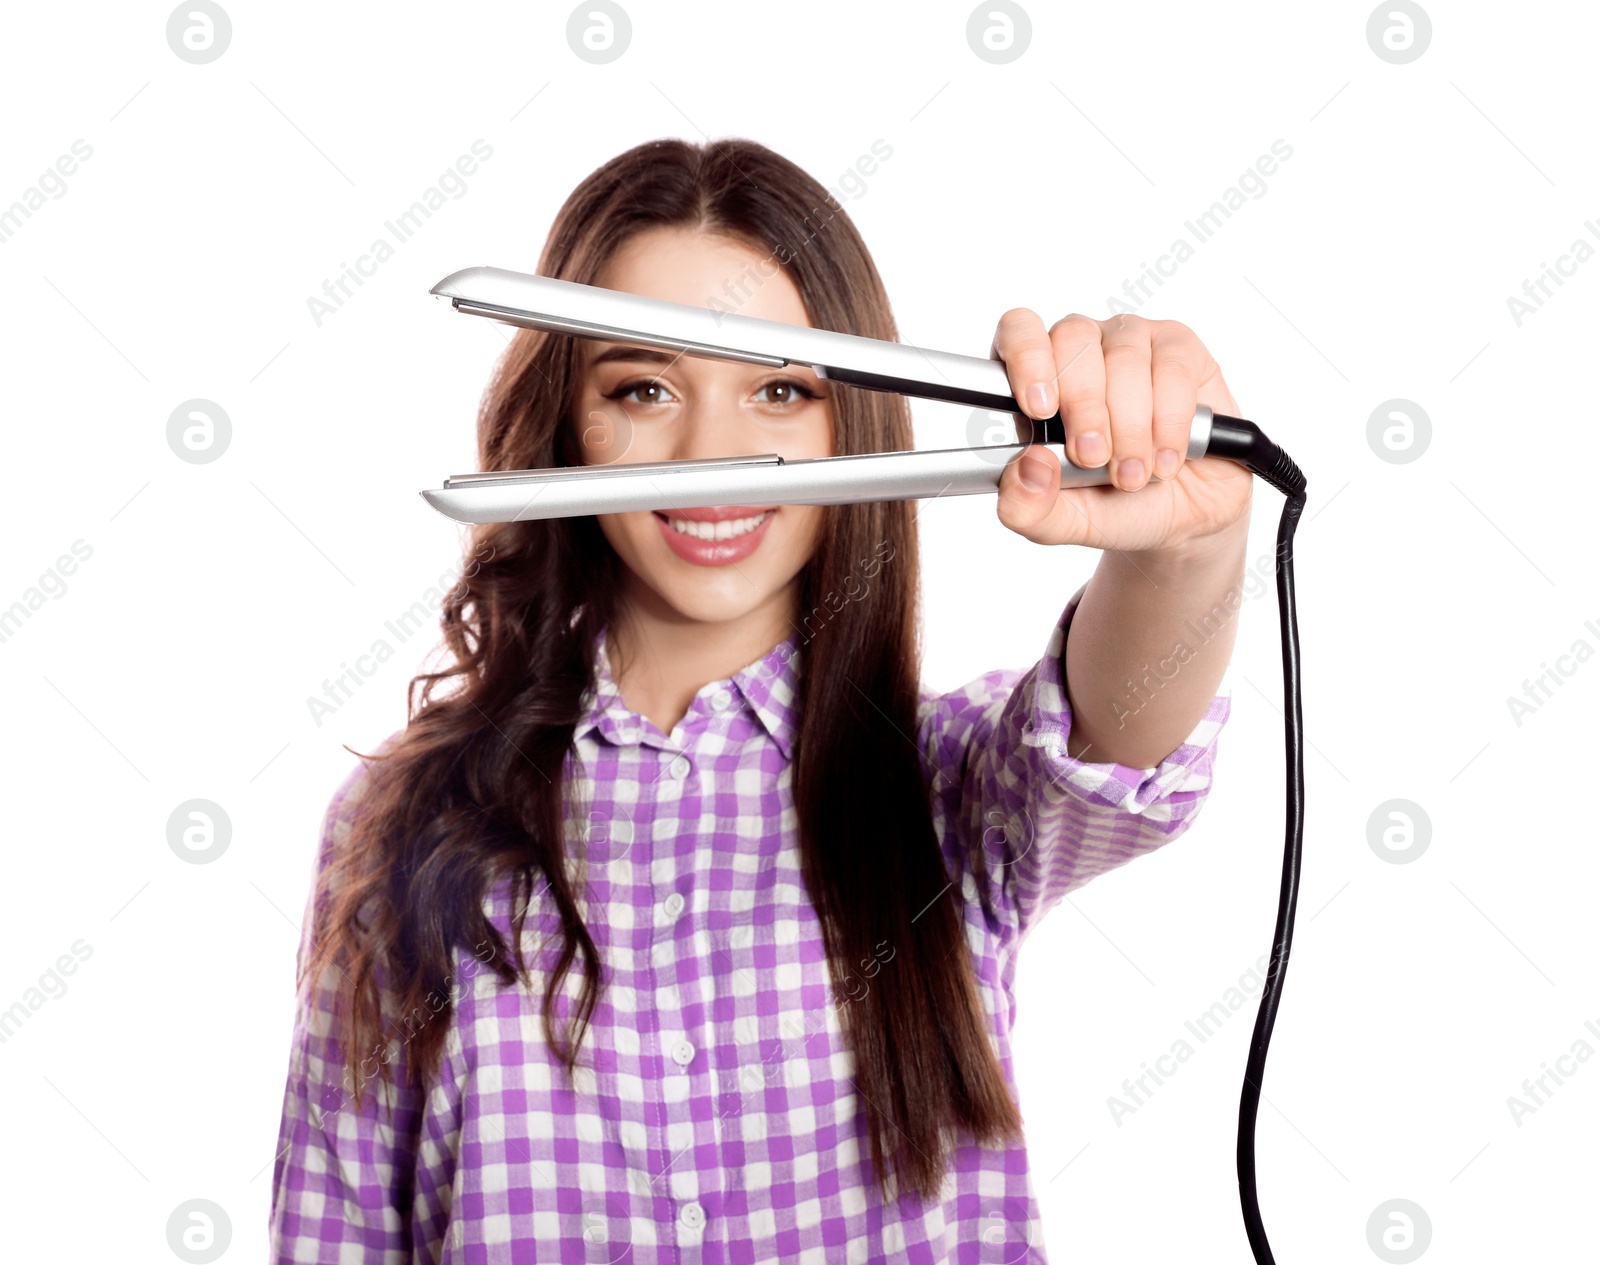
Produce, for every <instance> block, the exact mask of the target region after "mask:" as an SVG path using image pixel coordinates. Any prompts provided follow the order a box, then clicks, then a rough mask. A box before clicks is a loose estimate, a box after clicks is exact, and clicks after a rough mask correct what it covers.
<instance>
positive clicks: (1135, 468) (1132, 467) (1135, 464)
mask: <svg viewBox="0 0 1600 1265" xmlns="http://www.w3.org/2000/svg"><path fill="white" fill-rule="evenodd" d="M1142 478H1144V462H1142V461H1140V460H1139V458H1137V457H1124V458H1123V459H1122V460H1121V461H1120V462H1119V463H1118V465H1117V482H1118V483H1120V484H1121V485H1122V486H1123V487H1125V488H1131V487H1132V486H1133V485H1134V484H1136V483H1138V482H1139V480H1140V479H1142Z"/></svg>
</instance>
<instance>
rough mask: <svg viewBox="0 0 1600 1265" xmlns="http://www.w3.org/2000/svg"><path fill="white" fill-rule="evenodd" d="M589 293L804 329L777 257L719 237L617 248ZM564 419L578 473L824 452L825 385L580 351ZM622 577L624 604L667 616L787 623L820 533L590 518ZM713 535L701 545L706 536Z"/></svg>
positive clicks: (750, 510)
mask: <svg viewBox="0 0 1600 1265" xmlns="http://www.w3.org/2000/svg"><path fill="white" fill-rule="evenodd" d="M596 284H598V285H601V286H604V287H606V288H608V289H613V290H625V291H628V292H629V293H632V294H642V295H645V296H647V297H649V298H654V299H666V300H668V301H670V302H674V303H684V304H688V305H690V306H693V307H701V308H705V307H711V308H714V309H715V310H718V311H722V312H729V311H735V310H736V311H737V312H738V314H739V315H740V316H753V317H759V318H761V319H764V320H771V321H783V322H786V323H788V324H792V325H810V323H811V322H810V320H809V319H808V317H807V315H806V310H805V306H804V304H803V303H802V302H801V300H800V293H799V291H798V290H796V289H795V287H794V284H793V283H792V282H791V281H790V280H789V278H788V277H787V276H786V275H785V274H784V273H783V271H782V270H781V269H780V268H779V266H778V264H777V262H776V260H774V259H772V258H771V257H770V256H763V255H760V254H757V253H755V252H753V251H751V250H750V249H749V248H747V247H745V246H743V245H741V244H738V243H736V242H733V241H731V240H729V239H727V238H724V237H713V236H708V235H706V234H703V233H700V232H696V231H693V230H687V229H662V228H653V229H648V230H645V231H644V232H641V233H638V234H636V235H635V236H634V237H632V238H631V239H629V241H628V242H626V243H625V244H624V245H623V246H622V247H621V248H620V249H619V250H618V252H617V253H616V255H615V256H614V257H613V258H612V260H611V263H610V264H609V266H608V267H607V268H606V269H605V271H604V272H603V273H602V274H601V275H600V277H599V278H598V279H597V282H596ZM579 354H580V357H581V359H580V361H579V364H580V369H579V377H578V383H577V397H576V407H575V409H574V413H573V421H574V424H575V425H576V426H577V429H578V442H579V446H580V448H581V450H582V453H583V461H584V463H585V464H586V465H599V464H609V463H612V462H623V463H626V462H633V461H668V460H683V459H685V458H697V457H735V456H747V455H753V454H759V453H777V454H779V455H780V456H782V457H783V458H784V459H785V460H797V459H800V458H807V457H829V456H832V455H833V406H832V403H831V402H830V400H829V399H828V391H829V387H828V384H827V383H825V382H823V381H822V380H821V379H819V378H818V377H817V375H816V374H815V373H813V372H812V371H811V370H810V369H808V368H804V367H800V366H793V365H791V366H787V367H785V368H782V369H766V368H762V367H760V366H758V365H746V364H739V363H737V362H734V361H726V360H708V359H705V358H702V357H694V356H680V355H678V354H676V353H672V352H664V351H658V350H655V349H653V348H647V347H636V346H632V345H630V344H627V343H612V342H603V341H600V340H596V339H582V340H580V353H579ZM598 518H599V522H600V529H601V530H602V531H603V532H604V533H605V537H606V539H607V540H608V541H610V542H611V547H612V548H613V549H615V550H616V551H617V553H618V555H619V556H620V557H621V558H622V560H623V562H624V563H626V564H627V567H628V571H629V572H630V573H631V575H630V583H629V586H630V588H631V590H632V591H631V592H630V593H628V594H627V595H626V596H627V597H628V599H629V600H630V601H634V602H639V601H643V602H646V603H650V604H651V605H652V606H653V607H655V608H656V611H655V613H656V614H657V615H659V616H661V617H665V618H668V619H673V618H677V619H687V620H692V621H696V622H705V623H721V622H726V621H734V620H741V619H745V618H747V617H748V618H752V619H755V620H760V621H767V620H770V621H771V622H772V623H773V625H774V626H775V627H779V628H782V627H784V626H786V625H787V624H788V623H789V622H790V620H791V619H792V618H793V613H794V604H795V601H796V595H797V593H798V578H797V577H798V574H799V572H800V570H801V568H802V567H803V566H804V565H805V564H806V561H807V560H808V559H809V558H810V557H811V553H812V550H813V548H814V547H815V545H816V542H817V539H818V535H819V531H820V528H821V523H822V509H821V507H819V506H815V505H785V506H770V505H746V506H721V507H717V508H714V509H696V508H685V509H682V510H677V509H674V510H670V511H665V512H660V513H658V512H654V511H650V510H638V511H634V512H631V513H626V514H601V515H599V516H598ZM707 537H711V539H707Z"/></svg>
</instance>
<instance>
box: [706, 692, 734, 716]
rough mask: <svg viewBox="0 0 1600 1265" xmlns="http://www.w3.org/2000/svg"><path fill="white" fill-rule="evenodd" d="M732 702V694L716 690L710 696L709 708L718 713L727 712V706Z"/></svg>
mask: <svg viewBox="0 0 1600 1265" xmlns="http://www.w3.org/2000/svg"><path fill="white" fill-rule="evenodd" d="M732 702H733V694H732V693H731V692H730V691H728V690H718V691H717V692H716V693H715V694H713V695H712V696H711V706H712V707H714V708H716V710H717V711H719V712H725V711H727V710H728V705H729V704H730V703H732Z"/></svg>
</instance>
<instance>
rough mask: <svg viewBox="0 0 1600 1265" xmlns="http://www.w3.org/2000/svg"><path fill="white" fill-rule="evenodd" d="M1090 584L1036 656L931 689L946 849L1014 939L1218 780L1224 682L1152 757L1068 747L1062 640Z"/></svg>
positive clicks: (1174, 829) (931, 739)
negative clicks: (1179, 735) (1085, 754)
mask: <svg viewBox="0 0 1600 1265" xmlns="http://www.w3.org/2000/svg"><path fill="white" fill-rule="evenodd" d="M1085 587H1086V586H1085ZM1083 592H1084V589H1083V588H1079V589H1078V591H1077V592H1076V593H1074V594H1073V595H1072V597H1071V599H1070V600H1069V601H1068V602H1067V605H1066V607H1065V609H1064V610H1063V611H1062V613H1061V616H1060V618H1059V619H1058V620H1057V621H1056V625H1055V627H1054V628H1053V629H1052V630H1051V632H1050V636H1049V638H1048V642H1047V644H1046V646H1045V651H1044V654H1043V656H1042V657H1041V658H1040V659H1039V661H1038V662H1037V663H1036V664H1034V666H1033V667H1031V668H1027V669H1017V668H1012V669H1001V670H997V671H993V672H988V673H985V674H984V675H983V676H981V677H978V678H976V679H975V680H973V681H970V682H968V683H967V684H966V685H964V686H962V687H961V688H960V689H957V690H953V691H951V692H949V693H947V694H937V695H936V694H927V693H925V695H924V707H923V714H922V718H921V729H922V733H921V743H922V750H923V751H924V753H925V754H926V755H927V757H928V759H929V762H930V763H931V764H932V766H933V770H932V777H933V792H934V795H935V797H936V799H937V800H938V802H939V803H940V805H941V806H942V809H943V811H944V813H945V815H946V818H947V822H948V825H947V827H946V829H945V832H944V837H943V839H942V844H943V846H944V849H945V856H946V860H947V862H948V863H950V864H952V865H955V866H961V867H964V868H965V869H966V875H965V879H966V881H967V882H968V883H970V884H971V886H972V887H973V888H974V889H976V887H977V886H978V885H979V884H982V885H983V886H984V889H985V891H986V894H987V896H988V898H989V900H988V902H987V903H988V904H990V905H992V906H993V907H994V909H995V911H996V912H995V916H996V917H997V918H998V919H1000V920H1001V922H1002V923H1004V924H1007V925H1006V928H1005V929H1006V930H1007V931H1009V933H1010V936H1011V937H1014V938H1015V939H1016V940H1018V941H1020V940H1021V938H1022V937H1023V936H1024V935H1026V934H1027V932H1028V931H1029V929H1030V928H1032V926H1033V925H1034V924H1035V923H1036V922H1037V921H1038V920H1039V918H1040V917H1042V916H1043V915H1044V914H1046V913H1048V912H1049V911H1050V910H1051V909H1052V908H1054V907H1055V906H1056V905H1057V904H1059V903H1060V901H1061V899H1062V898H1063V897H1064V896H1066V895H1067V893H1069V892H1071V891H1073V890H1074V889H1076V888H1079V887H1082V886H1083V885H1084V884H1085V883H1087V882H1088V881H1089V880H1090V879H1092V878H1094V877H1096V876H1097V875H1100V874H1104V873H1106V872H1107V871H1108V870H1113V869H1116V868H1117V867H1118V866H1121V865H1125V864H1127V863H1128V862H1129V861H1131V860H1133V859H1134V858H1135V857H1137V856H1141V855H1143V854H1145V853H1147V852H1152V851H1154V850H1155V849H1156V848H1159V847H1161V846H1163V845H1164V844H1168V843H1171V842H1172V841H1173V840H1175V839H1177V838H1178V837H1179V836H1180V835H1181V834H1183V833H1184V831H1185V830H1187V829H1188V827H1189V825H1190V824H1191V823H1192V822H1193V821H1194V819H1195V816H1196V814H1197V813H1199V811H1200V807H1201V805H1202V804H1204V802H1205V800H1206V796H1207V794H1208V793H1209V791H1210V787H1211V774H1212V766H1213V763H1214V761H1215V759H1216V752H1217V739H1218V735H1219V733H1220V731H1221V729H1222V726H1223V723H1224V722H1225V721H1226V720H1227V718H1228V713H1229V708H1230V705H1231V694H1230V692H1229V691H1228V689H1227V688H1226V685H1224V688H1223V689H1222V690H1221V691H1220V692H1219V693H1217V695H1216V696H1215V697H1214V698H1213V699H1212V700H1211V702H1210V704H1209V705H1208V706H1207V708H1206V712H1205V715H1204V717H1203V718H1202V719H1201V720H1200V722H1199V723H1198V724H1197V725H1196V726H1195V727H1194V729H1193V730H1192V731H1191V732H1190V733H1189V735H1188V736H1187V737H1186V738H1184V740H1183V741H1182V742H1181V743H1179V744H1178V746H1177V747H1176V748H1175V749H1174V750H1173V751H1172V752H1171V754H1169V755H1168V756H1166V758H1164V759H1163V760H1161V761H1160V763H1159V764H1157V765H1155V766H1154V767H1152V768H1147V769H1135V768H1130V767H1128V766H1127V765H1122V764H1114V763H1096V762H1093V761H1087V760H1078V759H1074V758H1073V757H1072V756H1070V755H1068V754H1067V736H1068V735H1069V734H1070V733H1071V732H1072V708H1071V706H1070V705H1069V704H1068V702H1067V690H1066V677H1065V670H1064V665H1063V655H1062V651H1063V649H1064V648H1065V646H1066V641H1067V629H1068V627H1069V626H1070V625H1071V622H1072V615H1073V612H1074V611H1075V610H1076V609H1077V605H1078V602H1079V600H1080V599H1081V598H1082V596H1083ZM972 894H978V893H977V892H976V891H975V890H974V891H972V892H969V895H972Z"/></svg>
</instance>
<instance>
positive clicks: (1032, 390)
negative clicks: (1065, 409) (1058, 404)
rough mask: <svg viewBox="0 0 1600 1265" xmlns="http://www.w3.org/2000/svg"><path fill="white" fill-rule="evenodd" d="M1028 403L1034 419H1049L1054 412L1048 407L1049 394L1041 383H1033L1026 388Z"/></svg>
mask: <svg viewBox="0 0 1600 1265" xmlns="http://www.w3.org/2000/svg"><path fill="white" fill-rule="evenodd" d="M1028 403H1029V404H1030V405H1032V406H1033V415H1034V416H1035V417H1049V416H1050V414H1051V413H1052V412H1053V411H1054V410H1053V409H1051V407H1050V392H1049V391H1047V390H1046V389H1045V385H1044V383H1042V382H1035V383H1034V384H1033V385H1032V386H1031V387H1029V388H1028Z"/></svg>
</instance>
